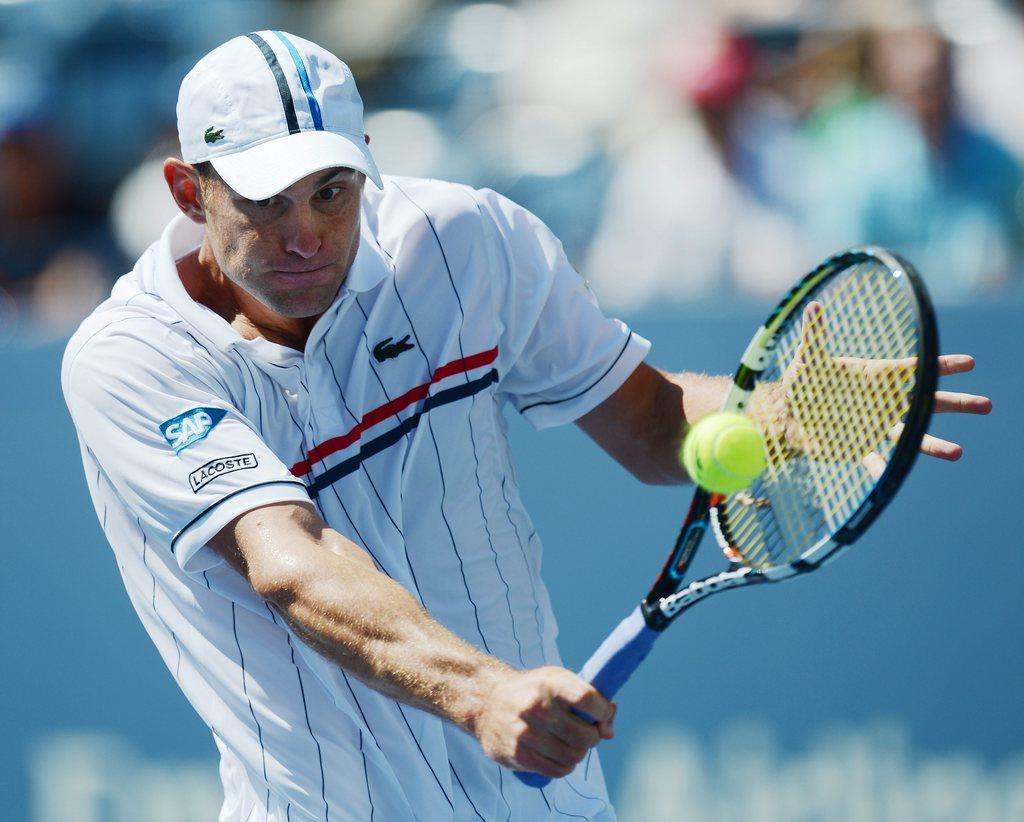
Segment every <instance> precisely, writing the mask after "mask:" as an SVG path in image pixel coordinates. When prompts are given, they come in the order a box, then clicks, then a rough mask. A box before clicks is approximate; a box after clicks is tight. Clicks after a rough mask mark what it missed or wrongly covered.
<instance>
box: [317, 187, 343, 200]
mask: <svg viewBox="0 0 1024 822" xmlns="http://www.w3.org/2000/svg"><path fill="white" fill-rule="evenodd" d="M341 192H342V186H329V187H328V188H322V189H320V199H321V200H323V201H325V202H328V203H329V202H331V201H332V200H337V199H338V196H339V195H340V194H341Z"/></svg>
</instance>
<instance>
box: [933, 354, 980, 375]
mask: <svg viewBox="0 0 1024 822" xmlns="http://www.w3.org/2000/svg"><path fill="white" fill-rule="evenodd" d="M973 370H974V357H972V356H971V355H970V354H943V355H942V356H941V357H939V376H940V377H948V376H949V375H950V374H966V373H967V372H968V371H973Z"/></svg>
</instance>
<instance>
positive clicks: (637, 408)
mask: <svg viewBox="0 0 1024 822" xmlns="http://www.w3.org/2000/svg"><path fill="white" fill-rule="evenodd" d="M973 369H974V358H973V357H971V356H969V355H967V354H946V355H943V356H941V357H939V375H940V376H950V375H953V374H964V373H967V372H968V371H971V370H973ZM731 381H732V380H731V378H730V377H712V376H708V375H706V374H693V373H682V374H669V373H666V372H663V371H659V370H658V369H655V368H652V367H651V366H649V365H647V364H646V363H641V364H640V365H639V366H638V367H637V368H636V370H635V371H633V373H632V374H631V375H630V376H629V377H628V378H627V379H626V381H625V382H624V383H623V384H622V385H621V386H619V388H618V390H616V391H615V392H614V393H613V394H612V395H611V396H609V397H608V398H607V399H606V400H605V401H604V402H602V403H601V404H600V405H598V406H597V407H595V408H594V409H592V410H591V411H589V412H588V413H586V414H584V415H583V416H582V417H580V418H579V419H578V420H577V421H576V424H577V425H579V427H580V428H581V429H583V431H584V432H585V433H586V434H587V435H588V436H589V437H590V438H591V439H593V440H594V441H595V442H596V443H597V444H598V445H600V446H601V447H602V448H603V449H604V450H605V451H606V452H607V453H608V454H609V455H610V456H611V457H613V458H614V459H615V460H616V461H617V462H618V463H619V464H620V465H622V466H623V467H624V468H625V469H626V470H628V471H629V472H630V473H631V474H633V476H635V477H636V478H637V479H639V480H640V481H641V482H645V483H648V484H650V485H673V484H678V483H683V482H687V481H688V480H689V478H688V477H687V475H686V471H685V470H684V469H683V467H682V466H681V465H680V463H679V446H680V444H681V443H682V440H683V437H684V436H685V434H686V431H687V430H688V428H689V426H691V425H692V424H693V423H695V422H696V421H697V420H699V419H700V418H701V417H704V416H707V415H708V414H711V413H713V412H715V411H717V410H719V409H720V408H721V407H722V402H723V401H724V400H725V396H726V394H727V393H728V391H729V385H730V383H731ZM991 410H992V401H991V400H990V399H989V398H988V397H983V396H979V395H977V394H966V393H962V392H959V391H936V392H935V411H936V413H946V412H952V413H960V414H987V413H989V411H991ZM921 451H922V452H923V453H925V454H928V455H929V456H933V457H938V458H939V459H944V460H950V461H952V460H958V459H960V457H961V455H962V454H963V447H962V446H961V445H959V444H958V443H955V442H950V441H948V440H944V439H940V438H939V437H934V436H932V435H930V434H929V435H926V436H925V438H924V442H923V443H922V444H921Z"/></svg>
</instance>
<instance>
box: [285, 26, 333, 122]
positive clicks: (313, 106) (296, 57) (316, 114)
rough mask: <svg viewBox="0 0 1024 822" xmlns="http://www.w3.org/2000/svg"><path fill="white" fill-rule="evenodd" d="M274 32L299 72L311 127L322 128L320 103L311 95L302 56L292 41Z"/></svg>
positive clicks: (310, 86)
mask: <svg viewBox="0 0 1024 822" xmlns="http://www.w3.org/2000/svg"><path fill="white" fill-rule="evenodd" d="M274 34H275V35H276V36H277V39H278V40H280V41H281V42H282V43H284V46H285V48H286V49H288V53H289V54H290V55H291V56H292V60H293V61H294V62H295V68H296V69H297V70H298V72H299V82H300V83H302V89H303V91H305V92H306V99H307V100H308V101H309V113H310V114H311V115H313V128H315V129H316V130H317V131H323V130H324V120H323V117H321V116H320V104H319V103H317V101H316V97H314V96H313V87H312V85H310V82H309V75H308V74H306V65H305V63H303V62H302V57H301V55H300V54H299V51H298V49H296V48H295V46H294V45H292V41H291V40H289V39H288V38H287V37H285V36H284V34H283V33H282V32H280V31H275V32H274Z"/></svg>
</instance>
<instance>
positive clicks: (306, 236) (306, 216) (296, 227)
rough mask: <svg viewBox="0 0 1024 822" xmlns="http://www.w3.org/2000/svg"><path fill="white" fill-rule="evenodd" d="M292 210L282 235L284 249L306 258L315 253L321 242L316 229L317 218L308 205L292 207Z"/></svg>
mask: <svg viewBox="0 0 1024 822" xmlns="http://www.w3.org/2000/svg"><path fill="white" fill-rule="evenodd" d="M292 212H293V214H292V219H291V220H290V221H289V225H288V229H287V231H286V233H285V237H284V250H285V251H287V252H288V253H289V254H295V255H296V256H299V257H301V258H302V259H304V260H308V259H310V258H311V257H313V256H314V255H316V253H317V252H318V251H319V250H320V246H321V245H322V244H323V242H322V240H321V238H320V233H319V231H318V230H317V218H316V215H314V214H313V211H312V209H310V208H308V207H306V208H303V207H301V206H300V207H297V208H293V209H292Z"/></svg>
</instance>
